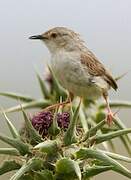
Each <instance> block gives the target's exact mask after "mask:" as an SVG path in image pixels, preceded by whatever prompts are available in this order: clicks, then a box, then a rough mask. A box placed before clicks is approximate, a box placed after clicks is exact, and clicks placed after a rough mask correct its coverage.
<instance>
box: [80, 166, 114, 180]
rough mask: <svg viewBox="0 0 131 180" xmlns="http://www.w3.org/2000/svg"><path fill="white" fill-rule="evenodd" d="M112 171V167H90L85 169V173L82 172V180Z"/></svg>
mask: <svg viewBox="0 0 131 180" xmlns="http://www.w3.org/2000/svg"><path fill="white" fill-rule="evenodd" d="M111 169H112V166H96V165H94V166H92V167H89V168H87V169H86V171H84V172H83V179H84V180H86V179H87V178H89V177H93V176H96V175H98V174H100V173H102V172H105V171H109V170H111Z"/></svg>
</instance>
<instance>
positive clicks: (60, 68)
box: [51, 53, 101, 99]
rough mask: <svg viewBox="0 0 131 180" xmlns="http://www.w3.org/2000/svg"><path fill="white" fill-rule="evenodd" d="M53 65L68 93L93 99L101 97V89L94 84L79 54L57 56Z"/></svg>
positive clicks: (53, 58) (60, 54)
mask: <svg viewBox="0 0 131 180" xmlns="http://www.w3.org/2000/svg"><path fill="white" fill-rule="evenodd" d="M51 65H52V69H53V71H54V73H55V75H56V77H57V79H58V80H59V82H60V84H61V85H62V86H63V87H64V88H66V89H67V90H68V91H70V92H72V93H74V94H75V95H77V96H84V97H85V96H88V97H89V98H91V99H97V98H98V97H99V96H100V95H101V89H100V88H99V87H97V86H96V85H95V83H92V81H91V79H92V76H91V75H90V74H89V73H88V71H87V70H85V68H83V65H82V64H81V61H80V55H79V54H77V53H72V54H71V53H59V54H55V55H54V56H52V59H51Z"/></svg>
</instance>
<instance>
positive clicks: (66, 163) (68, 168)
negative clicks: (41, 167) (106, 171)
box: [56, 158, 81, 180]
mask: <svg viewBox="0 0 131 180" xmlns="http://www.w3.org/2000/svg"><path fill="white" fill-rule="evenodd" d="M56 174H57V177H58V178H61V180H63V178H64V177H70V178H73V177H77V178H78V179H79V180H81V170H80V167H79V165H78V163H77V162H76V161H74V160H71V159H68V158H63V159H61V160H59V161H57V163H56Z"/></svg>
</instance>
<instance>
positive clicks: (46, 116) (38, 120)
mask: <svg viewBox="0 0 131 180" xmlns="http://www.w3.org/2000/svg"><path fill="white" fill-rule="evenodd" d="M53 116H54V115H53V113H51V112H50V111H47V112H40V113H39V114H37V115H35V116H33V118H32V119H31V122H32V125H33V127H34V128H35V129H36V130H37V131H38V132H39V134H41V135H42V137H45V136H46V135H47V134H48V130H49V128H50V126H51V124H52V121H53ZM56 117H57V123H58V126H59V127H60V128H61V129H63V130H66V129H67V128H68V126H69V122H70V114H69V113H68V112H63V113H57V115H56Z"/></svg>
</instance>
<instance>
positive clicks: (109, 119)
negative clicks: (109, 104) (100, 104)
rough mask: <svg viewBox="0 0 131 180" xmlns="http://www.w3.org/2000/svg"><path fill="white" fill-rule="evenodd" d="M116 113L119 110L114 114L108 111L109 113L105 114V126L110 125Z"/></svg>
mask: <svg viewBox="0 0 131 180" xmlns="http://www.w3.org/2000/svg"><path fill="white" fill-rule="evenodd" d="M118 111H119V109H118V110H117V111H116V112H114V113H113V112H112V111H110V112H109V113H108V114H107V117H106V119H107V124H108V125H109V126H111V125H112V122H113V119H114V118H115V115H116V114H117V113H118Z"/></svg>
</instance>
